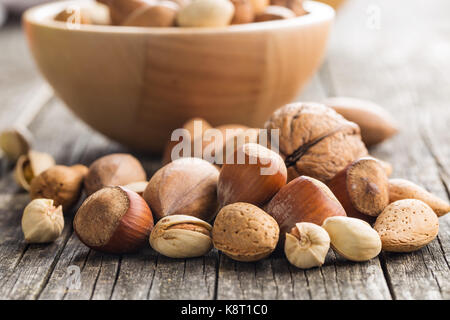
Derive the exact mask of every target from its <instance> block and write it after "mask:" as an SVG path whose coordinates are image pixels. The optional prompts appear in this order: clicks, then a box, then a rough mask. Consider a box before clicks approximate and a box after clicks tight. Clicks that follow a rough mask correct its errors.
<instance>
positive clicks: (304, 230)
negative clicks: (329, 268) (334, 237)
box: [284, 222, 330, 269]
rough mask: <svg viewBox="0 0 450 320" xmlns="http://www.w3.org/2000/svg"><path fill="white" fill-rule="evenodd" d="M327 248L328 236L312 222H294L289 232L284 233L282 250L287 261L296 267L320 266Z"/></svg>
mask: <svg viewBox="0 0 450 320" xmlns="http://www.w3.org/2000/svg"><path fill="white" fill-rule="evenodd" d="M329 249H330V236H329V235H328V233H327V232H326V231H325V229H324V228H322V227H320V226H318V225H316V224H314V223H309V222H301V223H296V224H295V227H294V228H292V230H291V232H290V233H286V241H285V243H284V252H285V254H286V257H287V259H288V260H289V262H290V263H291V264H293V265H294V266H296V267H298V268H301V269H308V268H313V267H320V266H321V265H322V264H323V263H324V262H325V257H326V256H327V253H328V250H329Z"/></svg>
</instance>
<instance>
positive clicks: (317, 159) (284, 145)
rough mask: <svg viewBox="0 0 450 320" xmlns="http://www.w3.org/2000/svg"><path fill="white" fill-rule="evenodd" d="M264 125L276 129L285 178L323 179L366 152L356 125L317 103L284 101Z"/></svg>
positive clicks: (331, 176)
mask: <svg viewBox="0 0 450 320" xmlns="http://www.w3.org/2000/svg"><path fill="white" fill-rule="evenodd" d="M265 127H266V129H269V130H270V129H280V132H279V134H280V137H279V150H280V154H281V156H282V157H283V158H284V160H285V163H286V167H287V168H288V180H292V179H294V178H295V177H297V176H301V175H305V176H310V177H312V178H316V179H318V180H320V181H323V182H326V181H329V180H330V179H331V178H333V177H334V176H335V175H336V174H337V173H338V172H339V171H341V170H342V169H344V168H345V167H346V166H347V165H348V164H350V163H351V162H353V161H354V160H356V159H359V158H361V157H363V156H366V155H367V149H366V147H365V146H364V144H363V142H362V141H361V136H360V131H359V127H358V125H357V124H355V123H353V122H350V121H347V120H345V119H344V118H343V117H342V116H341V115H339V114H337V113H336V112H335V111H334V110H333V109H331V108H328V107H326V106H324V105H321V104H317V103H293V104H288V105H286V106H284V107H282V108H279V109H278V110H276V111H275V112H274V113H273V114H272V116H271V117H270V119H269V120H268V121H267V122H266V124H265ZM269 133H270V131H269ZM269 140H271V139H269Z"/></svg>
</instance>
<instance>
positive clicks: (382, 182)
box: [328, 158, 389, 223]
mask: <svg viewBox="0 0 450 320" xmlns="http://www.w3.org/2000/svg"><path fill="white" fill-rule="evenodd" d="M328 187H329V188H330V189H331V191H332V192H333V193H334V195H335V196H336V198H337V199H338V200H339V202H340V203H341V204H342V206H343V207H344V209H345V212H346V213H347V216H349V217H353V218H358V219H362V220H364V221H366V222H368V223H373V222H375V219H376V217H377V216H378V215H379V214H380V213H381V212H382V211H383V210H384V208H386V207H387V205H388V204H389V182H388V177H387V175H386V172H385V170H384V168H383V167H382V165H381V163H380V162H379V161H378V160H375V159H373V158H361V159H358V160H356V161H354V162H352V163H351V164H350V165H348V166H347V167H346V168H345V169H343V170H342V171H340V172H339V173H338V174H337V175H336V176H335V177H334V178H333V179H331V180H330V181H329V183H328Z"/></svg>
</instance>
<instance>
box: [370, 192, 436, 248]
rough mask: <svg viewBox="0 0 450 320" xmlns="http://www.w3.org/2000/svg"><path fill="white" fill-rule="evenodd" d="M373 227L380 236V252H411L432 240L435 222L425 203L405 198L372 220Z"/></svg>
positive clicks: (434, 233) (434, 234)
mask: <svg viewBox="0 0 450 320" xmlns="http://www.w3.org/2000/svg"><path fill="white" fill-rule="evenodd" d="M374 228H375V230H376V231H377V232H378V233H379V234H380V237H381V241H382V243H383V250H385V251H392V252H411V251H415V250H419V249H420V248H422V247H424V246H426V245H427V244H428V243H430V242H431V241H432V240H433V239H434V238H436V236H437V234H438V231H439V221H438V217H437V216H436V214H435V213H434V212H433V210H432V209H431V208H430V207H429V206H428V205H427V204H426V203H424V202H422V201H420V200H415V199H405V200H399V201H396V202H394V203H391V204H390V205H389V206H387V207H386V209H384V211H383V212H382V213H381V214H380V215H379V216H378V218H377V220H376V221H375V225H374Z"/></svg>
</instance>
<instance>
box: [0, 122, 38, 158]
mask: <svg viewBox="0 0 450 320" xmlns="http://www.w3.org/2000/svg"><path fill="white" fill-rule="evenodd" d="M31 140H32V135H31V133H30V132H29V131H28V129H26V128H24V127H23V128H22V127H15V128H10V129H6V130H4V131H2V133H1V134H0V148H1V149H2V150H3V153H4V154H5V155H6V157H7V158H8V159H9V160H11V161H17V159H19V157H20V156H22V155H25V154H27V153H28V151H29V150H30V145H31Z"/></svg>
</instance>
